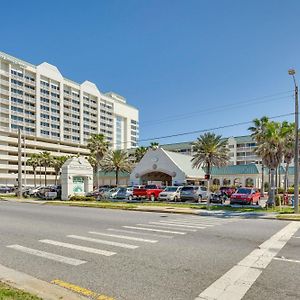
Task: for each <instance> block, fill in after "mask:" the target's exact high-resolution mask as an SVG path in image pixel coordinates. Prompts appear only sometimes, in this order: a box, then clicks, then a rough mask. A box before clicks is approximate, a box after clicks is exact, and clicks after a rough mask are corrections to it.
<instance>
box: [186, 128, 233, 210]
mask: <svg viewBox="0 0 300 300" xmlns="http://www.w3.org/2000/svg"><path fill="white" fill-rule="evenodd" d="M193 150H194V154H193V158H192V160H191V162H192V166H193V168H198V169H199V168H202V167H203V168H204V169H205V172H206V175H207V177H208V179H207V191H208V199H207V205H209V193H210V191H209V189H210V181H211V178H210V175H211V168H212V167H222V166H225V165H226V164H227V163H228V161H229V159H230V158H229V155H228V152H229V148H228V147H227V140H222V136H221V135H216V134H215V133H211V132H208V133H204V134H203V135H200V137H199V138H198V139H197V140H196V142H194V143H193Z"/></svg>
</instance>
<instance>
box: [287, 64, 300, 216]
mask: <svg viewBox="0 0 300 300" xmlns="http://www.w3.org/2000/svg"><path fill="white" fill-rule="evenodd" d="M295 74H296V71H295V70H294V69H289V75H291V76H293V80H294V85H295V158H294V212H295V214H297V213H299V131H298V130H299V108H298V85H297V82H296V79H295Z"/></svg>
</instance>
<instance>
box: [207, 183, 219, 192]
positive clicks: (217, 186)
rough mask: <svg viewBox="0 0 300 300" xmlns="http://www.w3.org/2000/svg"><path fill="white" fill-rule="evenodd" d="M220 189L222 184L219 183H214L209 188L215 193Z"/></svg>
mask: <svg viewBox="0 0 300 300" xmlns="http://www.w3.org/2000/svg"><path fill="white" fill-rule="evenodd" d="M219 189H220V186H219V185H216V184H213V185H211V186H210V187H209V190H210V191H211V192H212V193H215V192H216V191H218V190H219Z"/></svg>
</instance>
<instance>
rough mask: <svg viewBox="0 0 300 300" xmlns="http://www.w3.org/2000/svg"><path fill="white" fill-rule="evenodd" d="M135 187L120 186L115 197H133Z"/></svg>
mask: <svg viewBox="0 0 300 300" xmlns="http://www.w3.org/2000/svg"><path fill="white" fill-rule="evenodd" d="M132 193H133V188H132V187H120V188H119V189H118V191H117V193H116V194H115V196H114V197H113V198H114V199H130V198H132Z"/></svg>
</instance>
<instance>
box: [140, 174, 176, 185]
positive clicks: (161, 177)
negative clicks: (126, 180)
mask: <svg viewBox="0 0 300 300" xmlns="http://www.w3.org/2000/svg"><path fill="white" fill-rule="evenodd" d="M151 182H152V183H156V184H161V185H172V176H170V175H168V174H166V173H163V172H150V173H146V174H144V175H143V176H141V184H148V183H151Z"/></svg>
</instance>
